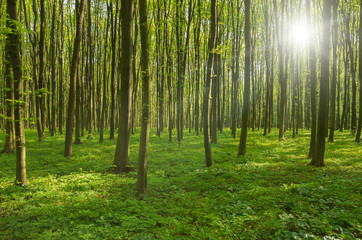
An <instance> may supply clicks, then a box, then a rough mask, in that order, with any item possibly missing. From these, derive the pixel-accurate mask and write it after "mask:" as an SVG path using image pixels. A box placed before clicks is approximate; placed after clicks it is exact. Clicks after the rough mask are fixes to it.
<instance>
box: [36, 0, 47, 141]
mask: <svg viewBox="0 0 362 240" xmlns="http://www.w3.org/2000/svg"><path fill="white" fill-rule="evenodd" d="M44 1H45V0H40V39H39V79H38V80H39V82H38V89H37V90H38V94H39V95H40V97H39V101H40V102H39V108H40V125H41V133H40V137H39V141H42V140H43V139H44V129H45V94H44V88H45V87H46V86H45V80H44V73H45V70H44V55H45V54H44V38H45V6H44Z"/></svg>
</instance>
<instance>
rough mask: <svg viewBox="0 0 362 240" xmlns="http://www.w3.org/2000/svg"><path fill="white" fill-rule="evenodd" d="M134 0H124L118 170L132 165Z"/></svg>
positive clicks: (122, 5) (116, 156)
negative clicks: (130, 158) (130, 140)
mask: <svg viewBox="0 0 362 240" xmlns="http://www.w3.org/2000/svg"><path fill="white" fill-rule="evenodd" d="M133 11H134V1H133V0H122V3H121V19H122V20H121V24H122V60H121V63H120V64H121V108H120V112H119V119H120V121H119V126H118V138H117V146H116V153H115V155H114V162H113V163H114V164H115V165H116V166H117V170H118V171H122V172H123V171H125V170H126V168H127V166H130V165H131V163H130V161H129V138H130V123H131V101H132V89H131V87H132V60H133V39H132V38H133V34H132V33H133V28H132V27H133Z"/></svg>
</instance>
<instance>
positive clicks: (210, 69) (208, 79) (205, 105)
mask: <svg viewBox="0 0 362 240" xmlns="http://www.w3.org/2000/svg"><path fill="white" fill-rule="evenodd" d="M216 23H217V4H216V0H211V17H210V35H209V44H208V53H209V58H208V61H207V75H206V85H205V90H204V103H203V111H204V115H203V118H204V119H203V120H204V122H203V125H204V148H205V160H206V167H211V166H212V155H211V145H210V98H211V88H212V73H213V67H214V58H215V47H216V31H217V25H216Z"/></svg>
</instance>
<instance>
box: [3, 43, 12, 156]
mask: <svg viewBox="0 0 362 240" xmlns="http://www.w3.org/2000/svg"><path fill="white" fill-rule="evenodd" d="M9 41H10V39H9V37H8V39H7V41H6V46H5V72H4V73H5V79H6V89H5V101H6V102H5V103H6V122H5V144H4V149H3V151H2V153H13V152H14V150H15V129H14V127H15V126H14V107H13V105H14V82H13V79H12V77H11V56H10V48H11V45H10V42H9Z"/></svg>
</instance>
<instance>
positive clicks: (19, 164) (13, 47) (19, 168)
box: [6, 0, 27, 185]
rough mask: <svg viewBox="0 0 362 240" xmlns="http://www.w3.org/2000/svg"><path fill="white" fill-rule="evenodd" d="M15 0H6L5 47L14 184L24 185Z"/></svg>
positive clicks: (20, 73) (21, 106) (20, 70)
mask: <svg viewBox="0 0 362 240" xmlns="http://www.w3.org/2000/svg"><path fill="white" fill-rule="evenodd" d="M16 4H17V1H16V0H7V7H6V13H7V14H8V16H9V19H8V20H7V22H6V23H7V27H8V28H9V29H10V31H9V33H8V36H7V40H6V48H7V50H8V51H7V54H8V55H9V57H7V59H9V60H10V61H11V68H12V72H13V76H12V80H13V81H14V100H15V105H14V108H15V110H14V120H15V145H16V179H15V184H17V185H26V184H27V180H26V165H25V157H26V152H25V133H24V122H23V119H22V115H23V110H24V101H23V96H24V95H23V79H22V78H23V75H22V74H23V73H22V59H21V42H20V41H21V29H20V28H19V27H18V24H19V19H18V13H17V6H16Z"/></svg>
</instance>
